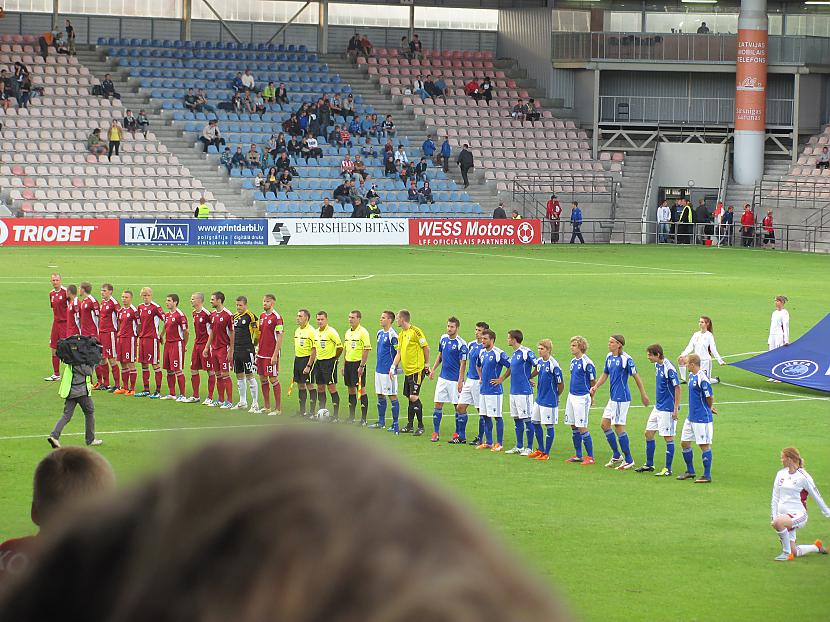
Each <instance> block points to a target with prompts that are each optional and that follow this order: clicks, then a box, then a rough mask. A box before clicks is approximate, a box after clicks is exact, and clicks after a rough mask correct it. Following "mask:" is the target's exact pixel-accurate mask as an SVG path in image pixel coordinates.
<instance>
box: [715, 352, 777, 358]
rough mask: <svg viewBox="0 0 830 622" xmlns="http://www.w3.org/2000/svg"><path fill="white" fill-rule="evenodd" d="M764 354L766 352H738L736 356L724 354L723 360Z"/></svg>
mask: <svg viewBox="0 0 830 622" xmlns="http://www.w3.org/2000/svg"><path fill="white" fill-rule="evenodd" d="M764 352H768V350H758V351H757V352H738V353H737V354H724V355H723V358H725V359H734V358H736V357H738V356H749V355H750V354H763V353H764Z"/></svg>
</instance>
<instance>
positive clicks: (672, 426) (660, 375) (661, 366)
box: [634, 343, 680, 477]
mask: <svg viewBox="0 0 830 622" xmlns="http://www.w3.org/2000/svg"><path fill="white" fill-rule="evenodd" d="M646 354H648V360H649V361H650V362H652V363H654V369H655V372H656V375H657V385H656V389H655V395H654V402H655V403H654V408H653V409H652V411H651V415H649V418H648V423H646V463H645V464H644V465H643V466H641V467H638V468H636V469H634V470H635V471H636V472H637V473H646V472H650V471H654V450H655V449H656V447H657V441H655V440H654V435H655V433H658V432H659V433H660V436H662V437H663V438H664V439H665V441H666V466H665V467H663V469H662V470H661V471H660V472H658V473H655V476H657V477H668V476H670V475H671V465H672V461H673V460H674V433H675V430H676V428H677V413H678V412H679V410H680V378H679V377H678V376H677V370H676V369H675V368H674V365H672V364H671V362H670V361H668V360H666V358H665V356H664V354H663V347H662V346H661V345H660V344H659V343H655V344H652V345H650V346H649V347H648V348H646Z"/></svg>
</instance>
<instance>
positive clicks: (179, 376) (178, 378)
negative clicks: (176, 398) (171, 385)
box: [176, 372, 184, 395]
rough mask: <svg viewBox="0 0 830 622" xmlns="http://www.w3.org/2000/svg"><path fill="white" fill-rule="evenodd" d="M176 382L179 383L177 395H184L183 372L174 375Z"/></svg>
mask: <svg viewBox="0 0 830 622" xmlns="http://www.w3.org/2000/svg"><path fill="white" fill-rule="evenodd" d="M176 382H177V383H178V385H179V395H184V372H182V373H181V374H177V375H176Z"/></svg>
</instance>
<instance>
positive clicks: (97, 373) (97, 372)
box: [95, 365, 104, 384]
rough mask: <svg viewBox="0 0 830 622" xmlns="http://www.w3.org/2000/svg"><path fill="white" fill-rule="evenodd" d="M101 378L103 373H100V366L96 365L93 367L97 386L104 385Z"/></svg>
mask: <svg viewBox="0 0 830 622" xmlns="http://www.w3.org/2000/svg"><path fill="white" fill-rule="evenodd" d="M102 376H103V373H102V372H101V365H96V366H95V380H96V381H97V382H98V384H104V381H103V378H102Z"/></svg>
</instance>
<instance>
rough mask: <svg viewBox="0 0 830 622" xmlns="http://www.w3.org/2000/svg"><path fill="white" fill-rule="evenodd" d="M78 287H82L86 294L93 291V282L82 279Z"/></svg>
mask: <svg viewBox="0 0 830 622" xmlns="http://www.w3.org/2000/svg"><path fill="white" fill-rule="evenodd" d="M78 287H79V288H80V289H81V291H83V292H84V293H86V294H89V293H90V292H92V283H90V282H89V281H82V282H81V283H79V284H78Z"/></svg>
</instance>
